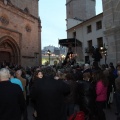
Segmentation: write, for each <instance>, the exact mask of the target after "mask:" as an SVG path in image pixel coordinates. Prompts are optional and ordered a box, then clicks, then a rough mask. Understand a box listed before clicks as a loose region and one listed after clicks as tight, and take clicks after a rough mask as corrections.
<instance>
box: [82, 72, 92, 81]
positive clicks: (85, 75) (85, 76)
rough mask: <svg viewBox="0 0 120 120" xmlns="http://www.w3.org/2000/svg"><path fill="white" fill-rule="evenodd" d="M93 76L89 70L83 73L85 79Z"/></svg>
mask: <svg viewBox="0 0 120 120" xmlns="http://www.w3.org/2000/svg"><path fill="white" fill-rule="evenodd" d="M90 78H91V75H90V73H89V72H86V73H84V74H83V80H89V79H90Z"/></svg>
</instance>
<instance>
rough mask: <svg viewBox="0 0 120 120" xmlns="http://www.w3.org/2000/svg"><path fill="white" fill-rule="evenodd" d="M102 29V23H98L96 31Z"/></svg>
mask: <svg viewBox="0 0 120 120" xmlns="http://www.w3.org/2000/svg"><path fill="white" fill-rule="evenodd" d="M99 29H102V21H98V22H96V30H99Z"/></svg>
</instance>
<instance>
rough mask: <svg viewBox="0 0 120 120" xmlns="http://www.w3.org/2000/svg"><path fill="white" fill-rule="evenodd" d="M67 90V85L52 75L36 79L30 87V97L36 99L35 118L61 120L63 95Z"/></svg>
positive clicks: (66, 93)
mask: <svg viewBox="0 0 120 120" xmlns="http://www.w3.org/2000/svg"><path fill="white" fill-rule="evenodd" d="M69 92H70V88H69V85H67V84H66V83H64V82H63V81H62V80H55V79H54V77H52V76H47V77H44V78H42V79H41V80H38V81H36V82H35V84H34V85H33V87H32V89H31V98H32V99H34V100H35V101H36V106H37V108H36V110H37V115H38V119H37V120H62V119H63V115H64V110H63V105H64V97H65V96H66V95H68V94H69Z"/></svg>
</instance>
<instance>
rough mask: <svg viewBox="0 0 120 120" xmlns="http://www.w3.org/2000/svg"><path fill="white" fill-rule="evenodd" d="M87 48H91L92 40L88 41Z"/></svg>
mask: <svg viewBox="0 0 120 120" xmlns="http://www.w3.org/2000/svg"><path fill="white" fill-rule="evenodd" d="M88 48H89V50H90V49H91V48H92V40H89V41H88Z"/></svg>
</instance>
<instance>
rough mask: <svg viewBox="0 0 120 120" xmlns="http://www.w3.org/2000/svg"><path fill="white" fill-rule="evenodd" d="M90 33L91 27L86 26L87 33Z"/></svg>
mask: <svg viewBox="0 0 120 120" xmlns="http://www.w3.org/2000/svg"><path fill="white" fill-rule="evenodd" d="M90 32H92V26H91V25H89V26H87V33H90Z"/></svg>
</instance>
